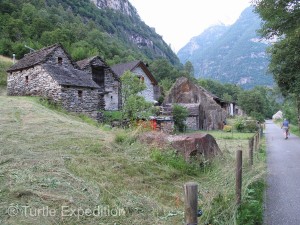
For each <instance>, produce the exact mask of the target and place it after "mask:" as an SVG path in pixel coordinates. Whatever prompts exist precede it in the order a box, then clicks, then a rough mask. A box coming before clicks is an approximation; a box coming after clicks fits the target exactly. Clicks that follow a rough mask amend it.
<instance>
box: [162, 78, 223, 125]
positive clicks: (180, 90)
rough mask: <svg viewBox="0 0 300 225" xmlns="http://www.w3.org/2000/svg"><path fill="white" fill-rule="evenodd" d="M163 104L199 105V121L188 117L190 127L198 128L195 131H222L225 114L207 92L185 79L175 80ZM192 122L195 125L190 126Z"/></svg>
mask: <svg viewBox="0 0 300 225" xmlns="http://www.w3.org/2000/svg"><path fill="white" fill-rule="evenodd" d="M164 103H165V104H171V103H172V104H174V103H179V104H194V103H195V104H199V113H197V115H198V116H199V120H198V121H196V120H193V119H192V117H189V118H188V121H187V123H189V124H190V125H189V126H191V127H196V126H198V128H197V129H203V130H216V129H222V127H223V121H224V120H225V118H226V116H227V112H226V111H225V110H224V109H222V108H221V106H220V105H218V104H217V103H216V101H215V100H214V98H213V96H212V95H211V94H210V93H209V92H208V91H206V90H205V89H203V88H202V87H199V86H198V85H196V84H194V83H192V82H191V81H189V80H188V79H187V78H185V77H181V78H178V79H177V81H176V82H175V84H174V85H173V87H172V88H171V90H170V91H169V94H168V95H167V96H166V97H165V101H164ZM193 115H195V114H193ZM193 115H189V116H193ZM193 122H194V123H195V124H194V125H192V124H191V123H193ZM196 122H198V124H196Z"/></svg>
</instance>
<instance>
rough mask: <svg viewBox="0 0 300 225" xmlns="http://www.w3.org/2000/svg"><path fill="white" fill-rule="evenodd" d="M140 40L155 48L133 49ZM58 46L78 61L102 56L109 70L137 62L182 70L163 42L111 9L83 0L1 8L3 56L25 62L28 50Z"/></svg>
mask: <svg viewBox="0 0 300 225" xmlns="http://www.w3.org/2000/svg"><path fill="white" fill-rule="evenodd" d="M134 35H138V36H139V37H143V38H144V39H145V40H148V41H150V42H151V43H152V48H149V47H148V46H143V45H145V43H144V42H141V43H138V44H137V43H135V42H134V41H133V40H131V39H130V38H131V36H134ZM58 42H60V43H61V44H63V46H64V47H65V48H66V49H67V50H68V51H69V53H70V55H71V56H72V57H73V58H74V59H75V60H80V59H83V58H86V57H89V56H92V55H100V56H102V57H103V58H104V59H105V60H107V62H108V63H109V64H114V63H120V62H126V61H130V60H134V59H141V60H145V61H151V60H154V59H156V58H159V57H164V58H166V59H167V60H168V61H169V62H170V63H171V64H172V65H175V66H177V67H178V66H180V62H179V59H178V58H177V56H176V54H175V53H174V52H173V51H172V50H171V48H170V47H169V46H168V45H167V44H166V43H165V42H164V41H163V39H162V37H161V36H160V35H158V34H156V33H155V31H154V30H153V29H152V28H150V27H149V26H147V25H146V24H145V23H144V22H143V21H141V20H140V18H139V16H138V14H137V13H136V12H133V13H132V16H128V15H124V14H122V13H121V12H118V11H113V10H111V9H109V8H107V9H105V10H102V9H98V8H97V7H96V6H95V5H94V4H93V3H92V2H90V1H81V0H73V1H69V0H64V1H63V0H25V1H23V0H22V1H21V0H15V1H9V0H3V1H1V2H0V54H2V55H6V56H11V55H12V54H13V53H15V54H16V57H17V58H21V57H22V56H23V55H24V54H26V53H28V49H26V48H25V47H24V45H25V44H26V45H28V46H30V47H31V48H33V49H40V48H42V47H44V46H48V45H51V44H54V43H58Z"/></svg>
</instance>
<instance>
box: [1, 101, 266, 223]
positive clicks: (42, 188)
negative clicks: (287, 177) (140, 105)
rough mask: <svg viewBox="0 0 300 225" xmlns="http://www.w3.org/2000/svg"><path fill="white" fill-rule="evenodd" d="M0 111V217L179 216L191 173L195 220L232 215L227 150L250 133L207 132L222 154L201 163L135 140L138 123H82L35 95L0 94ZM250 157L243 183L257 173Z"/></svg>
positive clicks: (155, 219)
mask: <svg viewBox="0 0 300 225" xmlns="http://www.w3.org/2000/svg"><path fill="white" fill-rule="evenodd" d="M0 115H1V117H0V145H1V148H0V199H1V201H0V223H1V224H31V225H33V224H45V225H47V224H49V225H50V224H62V223H63V224H70V225H71V224H79V223H80V224H89V225H91V224H99V221H100V224H114V223H116V224H145V225H147V224H149V225H153V224H162V225H169V224H181V223H182V221H183V205H184V202H183V189H182V185H183V184H184V183H186V182H188V181H191V180H193V181H196V182H200V183H201V188H200V190H199V196H200V199H199V204H200V205H199V207H201V209H202V210H203V211H204V215H203V216H202V217H201V219H200V222H202V223H210V222H213V221H223V222H224V223H227V222H228V223H227V224H233V223H234V222H233V221H234V220H235V218H234V216H233V215H235V214H236V208H235V200H234V196H235V193H234V188H232V187H234V182H235V181H234V179H233V178H234V176H233V174H234V163H235V162H234V161H233V160H232V159H233V155H234V152H235V151H233V152H232V155H231V153H230V150H232V149H236V148H237V147H238V146H239V147H242V146H243V147H244V148H247V146H248V138H249V137H250V136H251V135H252V134H246V135H245V134H240V135H238V134H237V136H236V135H233V134H231V133H228V135H227V134H225V133H219V136H218V133H214V135H215V134H216V135H217V137H218V139H217V140H218V144H219V146H220V148H221V149H222V151H223V152H224V153H226V155H227V156H226V155H223V157H222V158H220V160H218V159H216V160H215V161H214V163H212V164H207V165H206V163H205V164H204V165H203V167H202V169H200V168H199V167H198V166H197V167H196V165H194V164H191V165H189V164H186V163H185V162H184V161H183V160H182V159H180V158H178V157H175V155H174V151H165V152H164V153H160V151H158V150H157V149H156V148H153V147H152V148H151V147H147V146H144V145H143V144H142V143H140V142H138V141H136V140H135V139H134V136H133V134H136V132H138V130H118V129H117V130H111V129H108V128H107V127H105V126H104V127H99V126H95V125H89V124H88V123H86V122H85V121H86V120H82V119H80V118H79V117H76V116H72V115H70V114H65V113H64V112H60V111H57V110H54V111H53V110H51V109H49V108H48V107H45V106H43V105H41V104H40V103H39V101H38V98H33V97H7V96H1V95H0ZM223 138H224V139H223ZM222 139H223V141H222ZM225 156H226V157H225ZM258 158H259V157H255V159H256V160H257V159H258ZM256 163H257V164H256V167H255V169H254V168H253V169H251V170H246V171H245V174H244V176H245V178H246V177H247V179H248V178H249V180H251V182H249V183H248V184H247V185H249V184H250V183H252V182H256V180H257V179H259V178H260V177H261V175H262V173H263V172H262V171H263V167H261V166H262V165H261V164H260V163H259V162H258V161H257V162H256ZM197 165H198V164H197ZM247 185H245V187H244V188H247ZM245 192H246V191H245ZM220 196H221V197H220ZM83 209H84V210H92V212H93V213H94V214H93V215H92V216H91V215H88V214H85V213H83V211H82V210H83ZM29 210H31V211H30V212H31V214H29ZM38 210H39V211H38ZM50 210H51V211H52V212H53V213H52V214H49V213H50V212H49V211H50ZM89 212H90V211H89ZM220 212H222V213H220ZM247 212H248V211H247ZM248 218H249V213H248Z"/></svg>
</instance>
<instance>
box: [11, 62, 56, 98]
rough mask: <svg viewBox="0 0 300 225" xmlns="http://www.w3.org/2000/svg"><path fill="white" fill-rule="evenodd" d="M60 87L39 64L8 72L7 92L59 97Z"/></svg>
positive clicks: (21, 94)
mask: <svg viewBox="0 0 300 225" xmlns="http://www.w3.org/2000/svg"><path fill="white" fill-rule="evenodd" d="M60 92H61V87H60V85H59V84H58V83H57V82H56V81H55V80H53V79H52V77H51V76H50V75H49V74H48V73H47V72H45V71H44V70H43V69H42V67H41V66H40V65H37V66H35V67H32V68H29V69H26V70H23V71H15V72H12V73H9V74H8V77H7V94H8V95H18V96H26V95H31V96H43V97H46V98H51V99H55V100H57V99H59V98H60Z"/></svg>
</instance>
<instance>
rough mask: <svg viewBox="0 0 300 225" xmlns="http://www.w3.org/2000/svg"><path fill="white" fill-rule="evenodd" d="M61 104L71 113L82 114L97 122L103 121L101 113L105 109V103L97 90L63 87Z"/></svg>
mask: <svg viewBox="0 0 300 225" xmlns="http://www.w3.org/2000/svg"><path fill="white" fill-rule="evenodd" d="M60 102H61V104H62V106H63V108H65V109H66V110H68V111H69V112H76V113H82V114H85V115H88V116H90V117H92V118H94V119H97V120H101V119H102V114H101V113H100V112H99V111H100V110H103V109H104V101H103V96H102V95H101V94H100V92H99V90H97V89H91V88H81V87H63V88H62V93H61V97H60Z"/></svg>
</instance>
